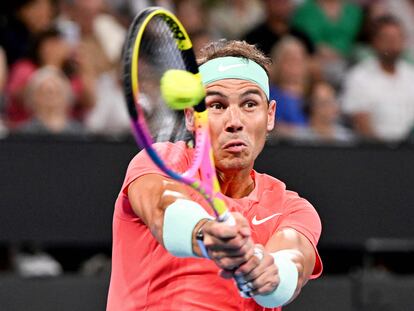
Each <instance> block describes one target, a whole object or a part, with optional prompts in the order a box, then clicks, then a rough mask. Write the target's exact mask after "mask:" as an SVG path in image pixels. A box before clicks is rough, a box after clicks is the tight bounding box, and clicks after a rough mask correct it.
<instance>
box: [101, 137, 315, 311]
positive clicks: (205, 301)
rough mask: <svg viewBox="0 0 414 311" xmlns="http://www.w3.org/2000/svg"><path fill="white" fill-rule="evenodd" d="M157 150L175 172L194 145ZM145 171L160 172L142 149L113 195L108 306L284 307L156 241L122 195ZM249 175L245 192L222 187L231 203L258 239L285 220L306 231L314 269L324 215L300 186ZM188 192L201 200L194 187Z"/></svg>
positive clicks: (159, 310)
mask: <svg viewBox="0 0 414 311" xmlns="http://www.w3.org/2000/svg"><path fill="white" fill-rule="evenodd" d="M157 150H158V152H159V153H160V154H161V155H162V156H163V158H167V159H168V160H169V166H170V167H171V168H173V169H174V170H176V171H178V172H184V171H185V170H186V169H187V168H188V167H189V165H190V163H191V158H192V155H193V150H192V149H187V148H186V145H185V143H183V142H179V143H175V144H172V143H161V144H158V145H157ZM164 156H165V157H164ZM150 173H159V174H161V173H160V170H159V169H158V168H157V167H156V166H155V164H153V162H152V161H151V160H150V159H149V157H148V155H147V154H146V152H140V153H139V154H138V155H137V156H135V158H134V159H133V160H132V161H131V163H130V165H129V167H128V170H127V173H126V177H125V181H124V184H123V186H122V190H121V191H120V193H119V196H118V198H117V200H116V203H115V211H114V218H113V248H112V272H111V282H110V287H109V294H108V304H107V311H119V310H122V311H127V310H128V311H132V310H134V311H136V310H146V311H152V310H153V311H164V310H168V311H175V310H176V311H182V310H211V311H213V310H214V311H217V310H239V311H241V310H243V311H253V310H255V311H257V310H281V308H274V309H269V308H263V307H261V306H260V305H258V304H256V302H255V301H254V300H253V299H251V298H249V299H245V298H242V297H240V295H239V293H238V290H237V287H236V285H235V284H234V281H233V280H226V279H223V278H221V277H220V276H219V275H218V272H219V268H218V267H217V266H216V265H215V264H214V262H213V261H211V260H209V259H204V258H177V257H174V256H173V255H171V254H170V253H168V252H167V251H166V250H165V249H164V247H163V246H162V245H161V244H159V243H158V242H157V240H156V239H155V238H154V237H153V236H152V234H151V232H150V230H149V229H148V227H147V226H146V225H145V224H144V223H143V222H142V220H141V219H140V218H139V217H138V216H137V215H136V214H135V213H134V212H133V210H132V208H131V205H130V203H129V201H128V196H127V189H128V186H129V184H130V183H131V182H132V181H134V180H135V179H136V178H138V177H140V176H143V175H145V174H150ZM162 174H163V173H162ZM163 175H164V174H163ZM251 175H252V177H253V178H254V181H255V189H254V190H253V191H252V192H251V193H250V194H249V195H248V196H247V197H244V198H242V199H232V198H228V197H225V196H224V195H223V198H224V200H225V202H226V203H227V205H228V207H229V209H230V210H231V211H237V212H239V213H241V214H242V215H244V217H245V218H246V219H247V220H248V221H249V224H250V227H251V230H252V238H253V240H254V241H255V242H256V243H260V244H263V245H265V244H266V243H267V241H268V240H269V239H270V237H271V236H272V235H273V234H274V233H275V232H276V231H277V230H280V229H282V228H287V227H289V228H293V229H295V230H297V231H298V232H300V233H301V234H303V235H304V236H305V237H306V238H307V239H309V241H310V242H311V243H312V245H313V246H314V249H315V253H316V258H317V260H316V263H315V267H314V270H313V274H312V278H316V277H318V276H319V275H320V274H321V272H322V263H321V260H320V257H319V254H318V252H317V249H316V244H317V242H318V239H319V237H320V233H321V222H320V219H319V216H318V214H317V213H316V211H315V209H314V208H313V207H312V205H311V204H310V203H309V202H308V201H306V200H304V199H302V198H300V197H299V196H298V194H297V193H295V192H292V191H288V190H286V186H285V184H284V183H283V182H281V181H279V180H277V179H275V178H273V177H271V176H268V175H265V174H259V173H257V172H255V171H252V173H251ZM189 194H190V196H191V197H192V199H194V200H196V201H199V203H200V204H202V205H204V206H205V203H204V202H200V197H199V196H198V195H196V194H195V193H193V192H190V193H189ZM208 211H209V210H208ZM209 212H211V211H209ZM183 221H185V220H183Z"/></svg>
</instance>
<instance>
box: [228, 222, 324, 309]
mask: <svg viewBox="0 0 414 311" xmlns="http://www.w3.org/2000/svg"><path fill="white" fill-rule="evenodd" d="M256 247H258V248H260V249H262V251H263V256H262V258H261V259H260V260H257V258H254V259H255V260H249V261H247V262H246V263H245V264H244V265H242V266H240V267H239V268H238V269H237V270H236V271H235V273H241V274H242V275H243V277H244V279H245V280H246V281H247V282H250V286H251V288H252V294H253V296H254V298H255V300H256V302H258V303H259V304H260V305H263V306H266V307H277V306H281V305H286V304H288V303H290V302H291V301H293V300H294V299H295V298H296V297H297V296H298V294H299V293H300V291H301V289H302V287H303V286H304V285H305V284H306V283H307V282H308V280H309V279H310V277H311V275H312V273H313V271H314V267H315V262H316V260H317V254H316V250H315V247H314V246H313V245H312V243H311V242H310V241H309V239H308V238H307V237H306V236H305V235H303V234H301V233H300V232H298V231H297V230H295V229H293V228H289V227H285V228H282V229H280V230H278V231H277V232H275V233H274V234H273V235H272V236H271V238H270V239H269V241H268V242H267V244H266V245H265V246H264V247H263V246H261V245H260V244H257V245H256ZM254 257H255V256H254Z"/></svg>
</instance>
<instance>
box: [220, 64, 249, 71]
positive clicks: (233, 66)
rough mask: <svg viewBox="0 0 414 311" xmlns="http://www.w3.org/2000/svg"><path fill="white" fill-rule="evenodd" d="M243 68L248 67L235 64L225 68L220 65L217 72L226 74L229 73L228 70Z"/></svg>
mask: <svg viewBox="0 0 414 311" xmlns="http://www.w3.org/2000/svg"><path fill="white" fill-rule="evenodd" d="M243 66H246V64H233V65H227V66H225V65H223V64H220V65H219V66H218V68H217V70H218V71H219V72H224V71H227V70H229V69H232V68H238V67H243Z"/></svg>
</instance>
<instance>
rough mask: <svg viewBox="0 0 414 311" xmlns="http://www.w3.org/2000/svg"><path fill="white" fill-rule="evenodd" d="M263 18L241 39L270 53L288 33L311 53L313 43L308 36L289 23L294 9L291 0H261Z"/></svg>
mask: <svg viewBox="0 0 414 311" xmlns="http://www.w3.org/2000/svg"><path fill="white" fill-rule="evenodd" d="M263 4H264V11H265V14H266V16H265V20H264V21H263V22H262V23H260V24H258V25H257V26H256V27H254V28H253V29H251V30H250V31H248V32H247V33H246V34H245V35H244V36H243V37H242V39H243V40H245V41H247V42H248V43H250V44H255V45H257V47H258V48H259V49H261V50H262V51H263V52H265V53H266V54H267V55H270V51H271V49H272V47H273V46H274V45H275V44H276V43H277V42H278V41H279V40H280V39H282V38H283V37H284V36H287V35H290V36H293V37H296V38H298V39H299V40H301V41H302V42H303V43H304V44H305V46H306V49H307V50H308V52H309V53H313V51H314V45H313V43H312V42H311V40H310V38H309V36H308V35H307V34H306V33H305V32H304V31H302V30H300V29H297V28H296V27H295V26H291V25H290V21H291V17H292V13H293V10H294V2H293V0H278V1H274V0H263Z"/></svg>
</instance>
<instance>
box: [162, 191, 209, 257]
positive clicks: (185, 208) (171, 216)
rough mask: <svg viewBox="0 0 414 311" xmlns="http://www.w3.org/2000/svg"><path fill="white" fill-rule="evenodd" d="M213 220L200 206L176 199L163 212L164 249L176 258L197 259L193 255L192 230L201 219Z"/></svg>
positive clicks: (192, 202)
mask: <svg viewBox="0 0 414 311" xmlns="http://www.w3.org/2000/svg"><path fill="white" fill-rule="evenodd" d="M206 218H207V219H214V218H213V217H211V216H210V215H209V214H208V213H207V212H206V211H205V210H204V208H202V207H201V205H200V204H198V203H196V202H194V201H190V200H185V199H177V200H176V201H175V202H174V203H172V204H170V205H169V206H168V207H167V208H166V210H165V212H164V227H163V232H162V237H163V242H164V247H165V248H166V249H167V251H169V252H170V253H171V254H173V255H174V256H177V257H198V256H197V255H195V254H194V253H193V243H192V237H193V230H194V227H195V226H196V225H197V224H198V222H199V221H200V220H202V219H206Z"/></svg>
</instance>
